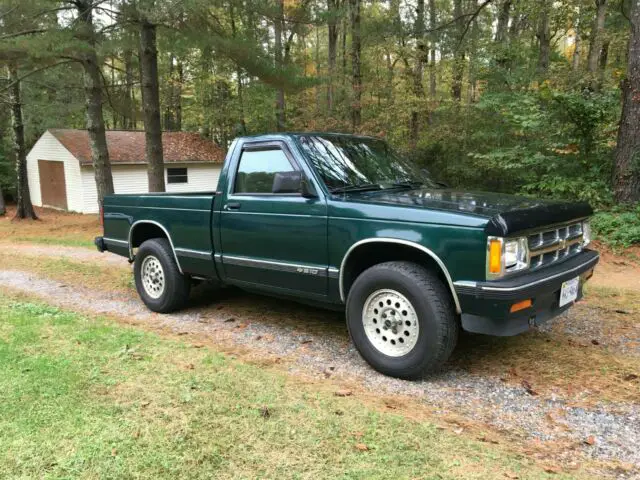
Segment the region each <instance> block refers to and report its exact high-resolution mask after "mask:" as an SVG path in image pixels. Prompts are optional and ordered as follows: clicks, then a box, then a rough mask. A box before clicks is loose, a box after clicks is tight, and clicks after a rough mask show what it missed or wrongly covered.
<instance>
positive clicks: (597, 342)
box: [591, 338, 600, 345]
mask: <svg viewBox="0 0 640 480" xmlns="http://www.w3.org/2000/svg"><path fill="white" fill-rule="evenodd" d="M591 344H592V345H600V342H599V341H598V340H596V339H595V338H594V339H593V340H591Z"/></svg>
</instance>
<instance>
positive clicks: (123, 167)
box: [27, 129, 224, 213]
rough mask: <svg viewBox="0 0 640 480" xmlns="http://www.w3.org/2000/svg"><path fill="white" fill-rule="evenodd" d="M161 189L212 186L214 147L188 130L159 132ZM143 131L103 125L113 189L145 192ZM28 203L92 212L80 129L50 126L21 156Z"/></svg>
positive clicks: (216, 171)
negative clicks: (162, 170) (24, 156)
mask: <svg viewBox="0 0 640 480" xmlns="http://www.w3.org/2000/svg"><path fill="white" fill-rule="evenodd" d="M162 145H163V150H164V162H165V184H166V188H167V192H198V191H213V190H215V189H216V187H217V186H218V177H219V175H220V170H221V169H222V163H223V161H224V151H223V150H222V148H220V146H218V145H217V144H215V143H213V142H211V141H210V140H206V139H204V138H202V137H201V136H200V135H198V134H197V133H191V132H163V134H162ZM144 147H145V139H144V132H141V131H124V130H109V131H107V148H108V150H109V158H110V161H111V171H112V174H113V186H114V189H115V193H147V192H148V191H149V190H148V183H147V165H146V161H145V152H144ZM27 174H28V177H29V192H30V193H31V202H32V203H33V204H34V205H36V206H39V207H43V206H45V207H54V208H60V209H63V210H70V211H74V212H81V213H98V200H97V198H98V195H97V189H96V182H95V179H94V173H93V166H92V163H91V148H90V145H89V134H88V132H87V131H86V130H72V129H50V130H47V131H46V132H45V133H44V134H42V136H41V137H40V138H39V139H38V141H37V142H36V144H35V145H34V146H33V148H32V149H31V151H30V152H29V154H28V155H27Z"/></svg>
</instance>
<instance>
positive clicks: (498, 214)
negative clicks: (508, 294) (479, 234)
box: [345, 187, 593, 236]
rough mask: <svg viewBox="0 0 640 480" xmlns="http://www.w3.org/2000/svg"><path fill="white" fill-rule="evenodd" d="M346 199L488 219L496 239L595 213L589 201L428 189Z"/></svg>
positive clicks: (364, 193) (376, 192)
mask: <svg viewBox="0 0 640 480" xmlns="http://www.w3.org/2000/svg"><path fill="white" fill-rule="evenodd" d="M345 199H346V200H350V201H355V202H364V203H373V204H380V205H397V206H403V207H413V208H424V209H435V210H443V211H449V212H452V213H457V214H461V213H462V214H464V213H467V214H470V215H474V216H481V217H486V218H487V219H488V222H487V226H486V227H485V231H486V232H487V234H489V235H496V236H506V235H510V234H513V233H515V232H518V231H522V230H528V229H531V228H536V227H542V226H545V225H551V224H555V223H561V222H568V221H570V220H574V219H579V218H585V217H588V216H590V215H592V214H593V210H592V209H591V207H590V206H589V204H588V203H585V202H562V201H552V200H540V199H535V198H529V197H523V196H519V195H508V194H501V193H489V192H466V191H460V190H453V189H437V188H424V187H423V188H417V189H410V190H399V189H393V190H380V191H373V192H362V193H349V194H347V195H346V196H345Z"/></svg>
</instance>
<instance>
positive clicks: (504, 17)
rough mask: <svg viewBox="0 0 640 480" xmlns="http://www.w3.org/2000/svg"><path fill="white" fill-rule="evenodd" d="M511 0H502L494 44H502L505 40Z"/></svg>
mask: <svg viewBox="0 0 640 480" xmlns="http://www.w3.org/2000/svg"><path fill="white" fill-rule="evenodd" d="M511 4H512V0H504V1H503V2H502V8H500V13H499V14H498V25H497V26H496V35H495V37H494V41H495V42H496V43H504V42H505V41H506V40H507V38H508V37H507V28H508V27H509V12H510V11H511Z"/></svg>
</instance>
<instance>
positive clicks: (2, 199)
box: [0, 185, 7, 217]
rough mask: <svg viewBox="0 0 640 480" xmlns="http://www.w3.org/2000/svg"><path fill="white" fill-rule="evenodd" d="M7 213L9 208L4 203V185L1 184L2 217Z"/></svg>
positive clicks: (0, 213) (0, 209)
mask: <svg viewBox="0 0 640 480" xmlns="http://www.w3.org/2000/svg"><path fill="white" fill-rule="evenodd" d="M5 213H7V208H6V206H5V203H4V193H2V185H0V217H2V216H3V215H4V214H5Z"/></svg>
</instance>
